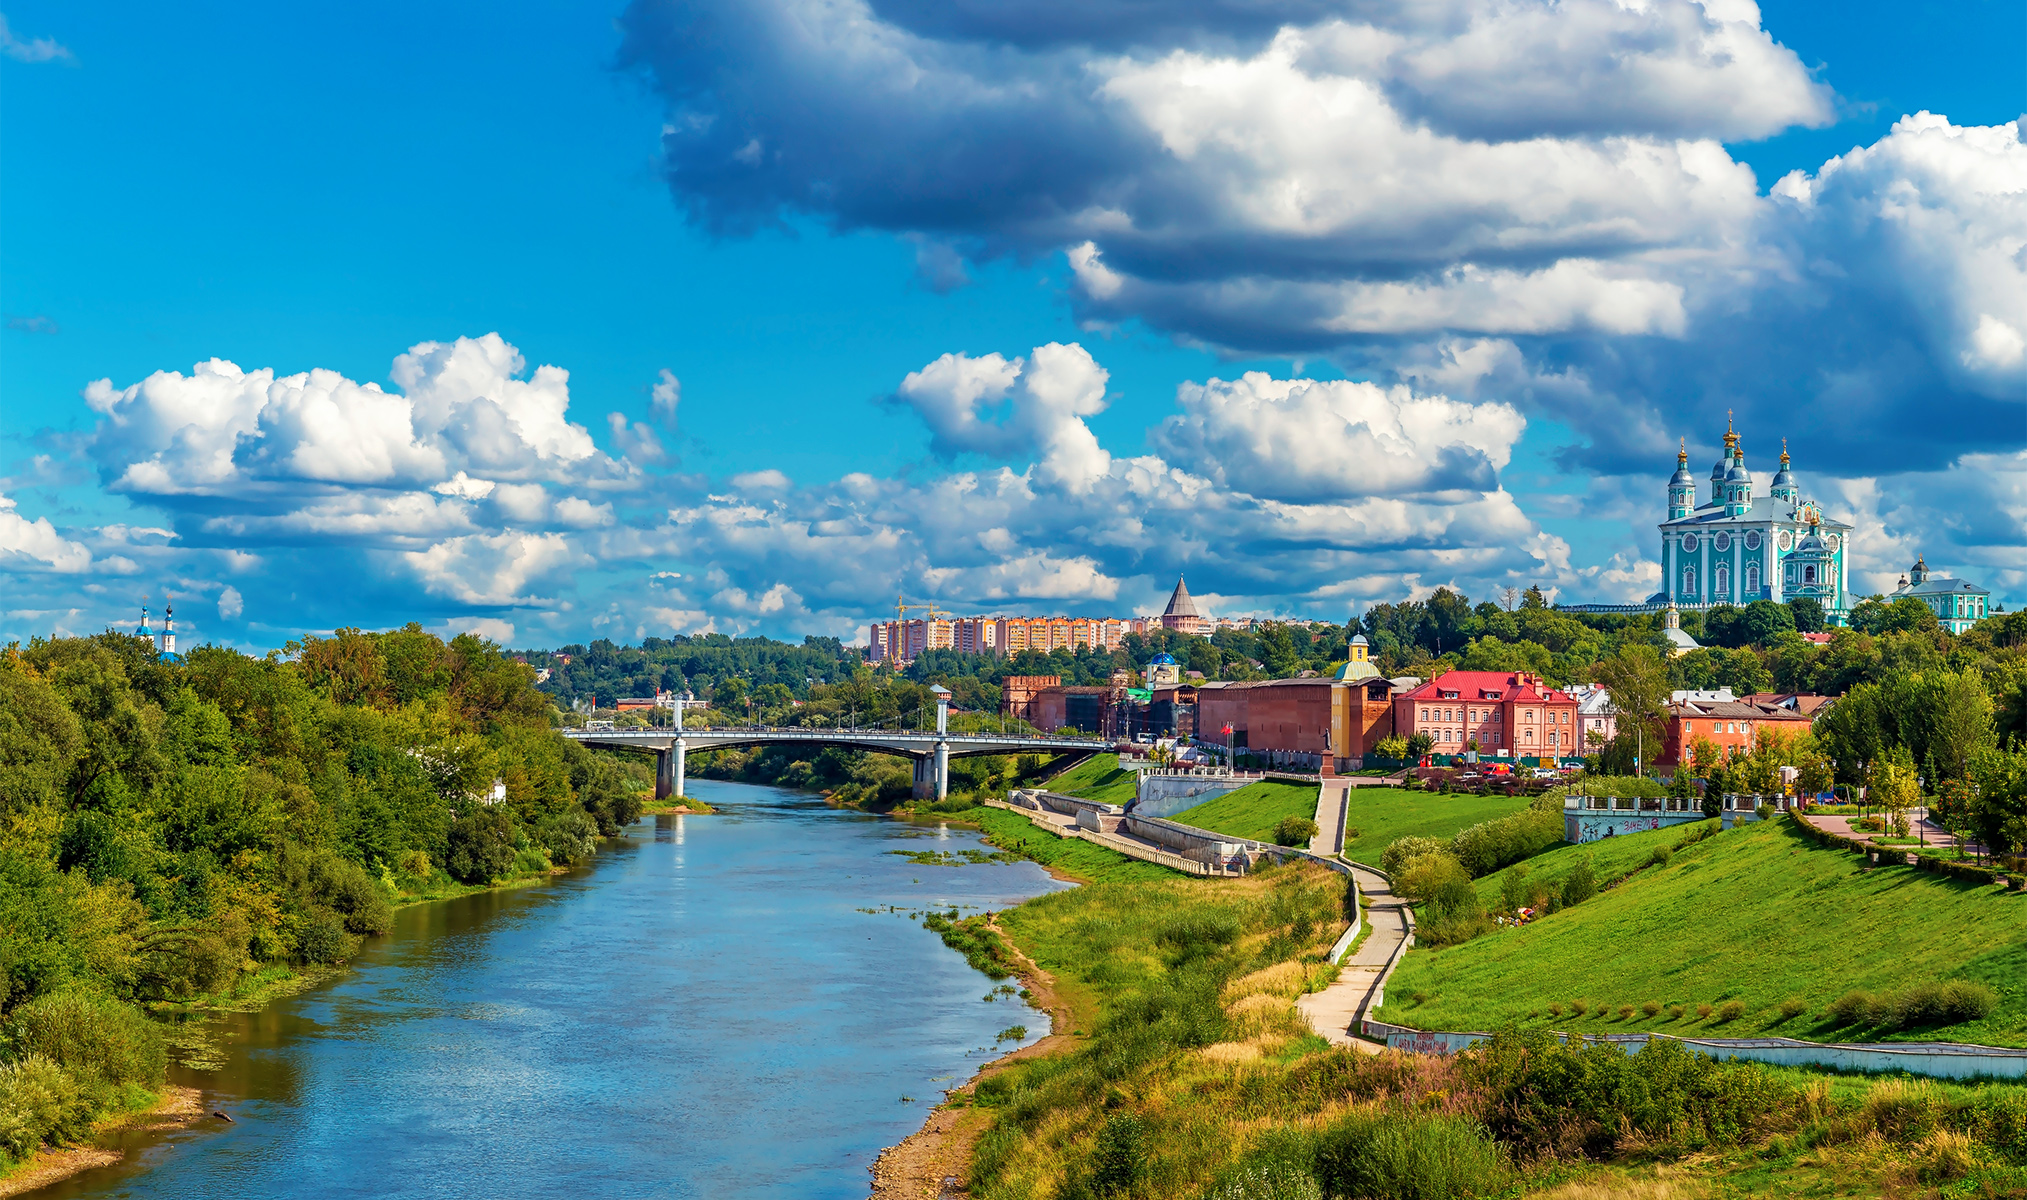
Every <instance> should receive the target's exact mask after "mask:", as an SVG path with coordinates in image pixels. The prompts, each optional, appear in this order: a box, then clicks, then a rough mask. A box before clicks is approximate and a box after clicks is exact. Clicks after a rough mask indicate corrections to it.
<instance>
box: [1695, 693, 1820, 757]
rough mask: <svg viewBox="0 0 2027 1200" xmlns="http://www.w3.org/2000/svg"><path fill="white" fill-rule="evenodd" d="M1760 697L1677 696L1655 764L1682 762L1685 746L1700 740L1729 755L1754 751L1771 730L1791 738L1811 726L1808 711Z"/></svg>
mask: <svg viewBox="0 0 2027 1200" xmlns="http://www.w3.org/2000/svg"><path fill="white" fill-rule="evenodd" d="M1790 698H1796V697H1790ZM1808 698H1809V699H1812V700H1813V699H1821V697H1813V696H1812V697H1808ZM1758 699H1759V697H1747V698H1746V699H1745V700H1730V701H1726V700H1678V701H1675V702H1674V703H1672V704H1670V705H1668V742H1667V744H1666V745H1665V746H1663V747H1662V749H1661V754H1660V756H1659V757H1658V758H1657V759H1656V760H1655V764H1656V765H1657V766H1664V767H1673V766H1680V765H1681V764H1682V760H1683V755H1684V751H1685V749H1687V750H1689V751H1692V752H1693V751H1694V749H1695V747H1696V743H1697V742H1699V741H1708V742H1709V743H1710V744H1711V745H1712V746H1714V747H1716V748H1717V752H1718V753H1719V754H1720V755H1721V756H1724V757H1730V756H1731V755H1732V754H1750V753H1752V748H1753V744H1754V742H1755V741H1756V740H1758V739H1759V738H1763V737H1766V736H1768V735H1769V734H1772V735H1773V736H1776V737H1782V738H1788V737H1793V736H1794V735H1795V734H1797V733H1801V732H1805V731H1806V730H1808V728H1809V726H1810V720H1809V717H1808V715H1807V714H1806V713H1803V712H1798V711H1797V710H1796V709H1794V708H1791V707H1785V706H1783V705H1780V704H1762V703H1756V701H1757V700H1758ZM1818 707H1820V705H1819V706H1818Z"/></svg>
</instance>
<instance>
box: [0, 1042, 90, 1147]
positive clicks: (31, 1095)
mask: <svg viewBox="0 0 2027 1200" xmlns="http://www.w3.org/2000/svg"><path fill="white" fill-rule="evenodd" d="M92 1111H93V1110H92V1105H91V1102H90V1101H89V1100H88V1099H86V1097H85V1095H84V1093H83V1090H82V1089H80V1088H79V1087H78V1083H77V1080H76V1079H73V1078H72V1077H71V1075H70V1073H69V1072H68V1071H65V1070H64V1069H63V1068H62V1067H59V1066H57V1065H56V1064H55V1063H53V1062H51V1061H50V1060H48V1059H46V1058H44V1057H42V1056H41V1055H39V1054H31V1055H29V1056H28V1057H27V1058H24V1059H22V1060H21V1061H20V1062H11V1063H0V1155H4V1156H5V1157H7V1158H13V1159H23V1158H26V1157H28V1156H29V1155H30V1154H31V1153H33V1152H34V1151H35V1148H36V1147H37V1146H40V1145H41V1144H42V1143H43V1142H45V1141H47V1142H68V1141H75V1140H76V1139H78V1138H81V1137H83V1136H84V1135H85V1134H86V1133H88V1132H90V1130H91V1120H92Z"/></svg>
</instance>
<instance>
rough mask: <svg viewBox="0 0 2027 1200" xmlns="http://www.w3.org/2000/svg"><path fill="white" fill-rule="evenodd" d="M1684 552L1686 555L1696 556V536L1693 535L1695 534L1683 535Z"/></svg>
mask: <svg viewBox="0 0 2027 1200" xmlns="http://www.w3.org/2000/svg"><path fill="white" fill-rule="evenodd" d="M1682 552H1683V553H1685V554H1694V553H1696V535H1695V534H1693V533H1685V534H1683V535H1682Z"/></svg>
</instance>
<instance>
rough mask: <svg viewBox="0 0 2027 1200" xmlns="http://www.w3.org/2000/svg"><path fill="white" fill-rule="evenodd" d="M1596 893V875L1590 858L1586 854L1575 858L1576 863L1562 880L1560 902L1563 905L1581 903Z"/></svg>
mask: <svg viewBox="0 0 2027 1200" xmlns="http://www.w3.org/2000/svg"><path fill="white" fill-rule="evenodd" d="M1597 894H1598V875H1597V872H1596V871H1595V870H1593V869H1592V868H1591V859H1590V856H1589V855H1588V854H1587V855H1585V856H1584V857H1582V858H1579V859H1578V860H1577V865H1576V866H1575V867H1573V868H1571V870H1570V873H1569V876H1568V877H1567V878H1565V879H1564V880H1563V881H1562V902H1563V904H1564V905H1571V904H1582V903H1583V902H1584V901H1586V900H1588V899H1590V898H1591V897H1592V896H1595V895H1597Z"/></svg>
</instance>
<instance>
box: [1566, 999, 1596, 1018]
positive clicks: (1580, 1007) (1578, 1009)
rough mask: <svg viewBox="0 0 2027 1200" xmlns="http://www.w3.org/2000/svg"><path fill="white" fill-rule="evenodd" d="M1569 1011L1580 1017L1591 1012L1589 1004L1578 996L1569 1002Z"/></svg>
mask: <svg viewBox="0 0 2027 1200" xmlns="http://www.w3.org/2000/svg"><path fill="white" fill-rule="evenodd" d="M1570 1011H1571V1012H1573V1013H1575V1014H1576V1015H1578V1016H1580V1017H1581V1016H1585V1015H1587V1014H1588V1013H1589V1012H1590V1011H1591V1002H1590V1001H1589V1000H1586V999H1584V998H1583V997H1581V996H1579V997H1577V998H1576V999H1575V1000H1572V1001H1570Z"/></svg>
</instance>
